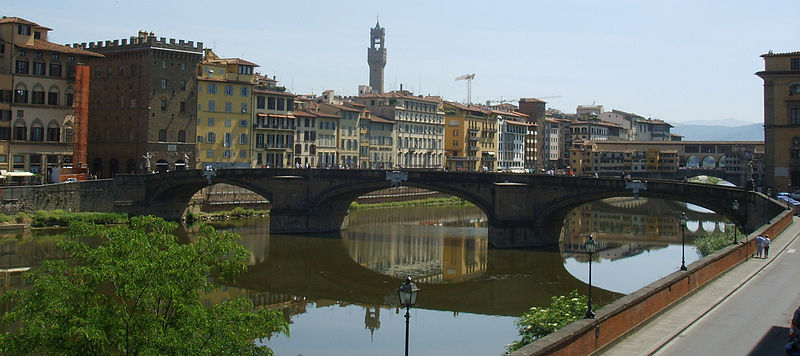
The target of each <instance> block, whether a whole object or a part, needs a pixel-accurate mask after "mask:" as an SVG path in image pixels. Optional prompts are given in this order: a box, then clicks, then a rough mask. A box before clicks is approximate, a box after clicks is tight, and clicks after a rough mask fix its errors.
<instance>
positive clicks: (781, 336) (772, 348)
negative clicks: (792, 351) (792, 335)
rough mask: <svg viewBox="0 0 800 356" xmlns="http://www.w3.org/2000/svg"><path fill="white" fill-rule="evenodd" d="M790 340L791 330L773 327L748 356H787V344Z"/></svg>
mask: <svg viewBox="0 0 800 356" xmlns="http://www.w3.org/2000/svg"><path fill="white" fill-rule="evenodd" d="M788 340H789V328H788V327H783V326H773V327H772V328H770V329H769V331H768V332H767V333H766V334H764V337H762V338H761V341H759V342H758V344H756V346H755V347H754V348H753V349H752V350H750V352H749V353H748V355H752V356H756V355H785V354H786V349H785V347H786V342H787V341H788Z"/></svg>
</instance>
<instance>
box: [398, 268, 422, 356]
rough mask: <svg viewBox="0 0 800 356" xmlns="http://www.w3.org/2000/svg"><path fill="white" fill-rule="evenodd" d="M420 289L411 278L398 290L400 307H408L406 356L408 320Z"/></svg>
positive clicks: (407, 278)
mask: <svg viewBox="0 0 800 356" xmlns="http://www.w3.org/2000/svg"><path fill="white" fill-rule="evenodd" d="M419 291H420V289H419V288H417V284H416V283H414V282H412V281H411V277H410V276H409V277H406V282H405V283H403V284H402V285H401V286H400V288H397V296H398V297H399V298H400V305H401V306H404V307H406V356H408V319H409V318H411V314H410V313H409V310H410V309H411V306H412V305H414V304H415V303H416V302H417V293H419Z"/></svg>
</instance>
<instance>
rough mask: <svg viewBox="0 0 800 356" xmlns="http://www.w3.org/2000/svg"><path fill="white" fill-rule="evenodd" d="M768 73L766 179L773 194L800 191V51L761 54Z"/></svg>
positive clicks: (764, 75) (762, 74) (765, 75)
mask: <svg viewBox="0 0 800 356" xmlns="http://www.w3.org/2000/svg"><path fill="white" fill-rule="evenodd" d="M761 57H762V58H764V70H763V71H760V72H758V73H756V75H758V76H759V77H761V79H763V80H764V143H765V149H764V180H763V182H761V183H760V184H759V182H756V183H757V184H758V185H759V186H762V187H765V188H771V189H772V191H781V192H785V191H789V192H793V191H795V190H797V189H800V52H788V53H773V52H772V51H770V52H769V53H767V54H763V55H761Z"/></svg>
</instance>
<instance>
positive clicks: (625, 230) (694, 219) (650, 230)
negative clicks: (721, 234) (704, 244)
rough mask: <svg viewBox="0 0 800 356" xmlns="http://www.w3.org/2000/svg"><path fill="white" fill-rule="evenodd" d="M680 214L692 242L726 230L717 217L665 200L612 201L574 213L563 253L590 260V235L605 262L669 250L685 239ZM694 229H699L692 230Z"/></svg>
mask: <svg viewBox="0 0 800 356" xmlns="http://www.w3.org/2000/svg"><path fill="white" fill-rule="evenodd" d="M680 212H686V214H687V217H688V218H689V221H690V223H689V224H687V230H686V231H685V234H686V240H687V242H690V241H691V240H693V239H694V238H695V237H699V236H702V235H704V234H705V233H708V232H714V231H720V230H724V228H723V227H722V226H723V225H724V224H726V221H723V220H720V217H718V216H717V215H716V214H715V213H713V212H710V213H705V212H698V211H693V210H691V209H688V208H687V207H686V205H685V203H681V202H676V201H671V200H663V199H647V198H639V199H634V198H630V197H624V198H609V199H604V200H601V201H596V202H592V203H587V204H584V205H581V206H579V207H577V208H575V209H574V210H572V211H571V212H570V213H569V215H568V216H567V218H566V219H565V221H564V229H563V232H562V233H563V250H564V253H566V254H574V255H575V258H576V259H578V260H581V259H584V260H585V259H586V258H587V256H583V255H584V254H585V251H584V245H583V244H584V242H585V240H586V237H587V236H588V235H589V234H592V235H593V236H594V237H595V239H596V240H597V244H598V245H597V253H596V254H597V255H598V258H601V259H616V258H624V257H630V256H634V255H637V254H640V253H642V252H645V251H650V250H651V249H657V248H665V247H667V246H668V245H669V244H671V243H680V242H681V239H682V235H681V226H680V222H679V220H678V219H679V216H680ZM692 226H697V227H698V228H696V229H692Z"/></svg>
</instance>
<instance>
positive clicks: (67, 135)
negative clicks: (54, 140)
mask: <svg viewBox="0 0 800 356" xmlns="http://www.w3.org/2000/svg"><path fill="white" fill-rule="evenodd" d="M72 133H73V130H72V121H67V122H66V123H65V124H64V142H66V143H72Z"/></svg>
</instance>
